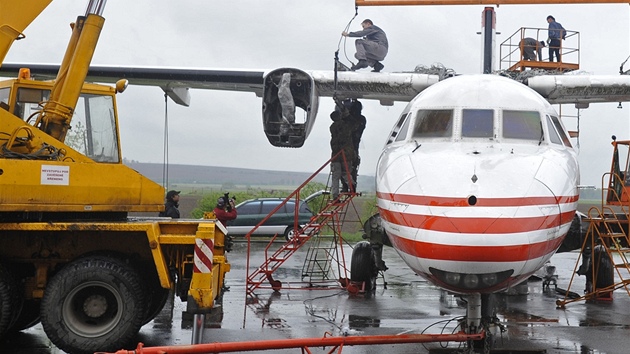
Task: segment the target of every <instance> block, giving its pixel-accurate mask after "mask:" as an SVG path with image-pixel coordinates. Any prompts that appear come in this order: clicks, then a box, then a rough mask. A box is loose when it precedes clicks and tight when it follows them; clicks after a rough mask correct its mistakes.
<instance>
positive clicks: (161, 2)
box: [6, 0, 630, 186]
mask: <svg viewBox="0 0 630 354" xmlns="http://www.w3.org/2000/svg"><path fill="white" fill-rule="evenodd" d="M86 4H87V0H81V1H78V0H63V1H61V0H58V1H54V2H53V3H52V4H51V5H50V6H49V8H47V9H46V11H45V12H44V13H43V14H42V15H41V16H40V17H39V18H37V19H36V20H35V21H34V23H33V24H32V25H31V26H30V27H29V28H27V29H26V31H25V34H26V39H24V40H21V41H18V42H16V43H15V44H14V45H13V47H12V49H11V51H10V52H9V54H8V56H7V58H6V61H8V62H35V63H58V62H59V61H60V60H61V58H62V56H63V53H64V51H65V46H66V43H67V40H68V37H69V35H70V28H69V26H68V24H69V23H70V22H72V21H74V20H75V19H76V16H77V15H79V14H83V13H84V11H85V7H86ZM483 8H484V6H481V5H479V6H396V7H362V8H359V14H358V16H357V18H356V19H355V21H354V22H353V23H352V25H351V27H350V30H351V31H356V30H359V29H360V22H361V20H363V19H364V18H370V19H372V20H373V21H374V23H375V24H377V25H378V26H380V27H381V28H383V29H384V30H385V31H386V33H387V35H388V38H389V42H390V52H389V55H388V57H387V58H386V59H385V61H384V62H383V63H384V64H385V70H384V71H404V70H413V68H414V67H415V66H416V65H418V64H423V65H431V64H433V63H442V64H444V65H445V66H447V67H449V68H453V69H454V70H455V71H456V72H457V73H461V74H470V73H479V72H480V67H481V64H480V56H481V55H480V54H481V53H480V44H481V38H480V36H479V35H478V34H477V32H478V31H479V30H480V23H481V12H482V10H483ZM496 12H497V24H496V28H497V31H498V32H501V33H502V34H501V35H499V36H497V45H498V43H500V42H502V41H503V40H504V39H505V38H506V37H507V36H509V35H511V34H512V33H514V32H515V31H517V30H518V29H519V28H520V27H538V28H546V27H547V22H546V20H545V18H546V17H547V15H550V14H551V15H553V16H555V18H556V20H557V21H558V22H560V23H562V25H563V26H564V27H565V28H566V29H568V30H574V31H579V32H580V42H581V45H580V46H581V52H580V62H581V70H583V71H586V72H589V73H593V74H608V75H616V74H617V73H618V70H619V65H620V64H621V62H622V61H623V60H625V58H626V57H627V56H628V55H629V54H630V50H629V45H630V44H629V41H630V38H629V32H630V26H629V18H630V15H629V14H630V7H629V6H628V5H627V4H619V5H596V4H593V5H511V6H510V5H504V6H501V7H499V8H498V9H496ZM353 15H354V2H353V1H351V0H318V1H310V2H305V1H295V0H265V1H262V0H238V1H234V0H230V1H227V0H214V1H207V0H194V1H193V0H190V1H186V0H179V1H167V0H134V1H122V0H110V1H108V3H107V6H106V7H105V12H104V17H105V18H106V21H105V27H104V29H103V32H102V34H101V38H100V42H99V46H98V48H97V50H96V53H95V56H94V60H93V63H94V64H95V65H124V66H170V67H200V68H234V69H273V68H278V67H297V68H300V69H304V70H329V69H332V67H333V58H334V52H335V50H336V49H337V44H338V42H339V38H340V33H341V32H342V31H343V30H344V28H345V26H346V24H347V23H348V21H349V20H350V19H351V18H352V16H353ZM344 49H345V52H344ZM353 54H354V42H353V40H348V41H347V42H346V43H345V46H344V44H343V42H342V47H341V52H340V56H341V58H342V59H344V57H345V55H347V56H348V57H349V58H351V59H352V60H353V61H355V60H354V58H353ZM344 61H345V62H346V63H348V61H347V60H345V59H344ZM628 68H630V64H628V65H627V66H626V69H628ZM191 94H192V101H191V106H190V107H188V108H186V107H181V106H177V105H175V104H174V103H173V102H169V104H168V119H169V126H170V129H169V141H170V145H169V150H170V162H171V163H177V164H196V165H209V166H231V167H244V168H256V169H273V170H291V171H314V170H316V169H317V168H318V167H319V166H320V165H321V164H323V163H324V162H325V161H326V160H327V159H328V158H329V157H330V156H329V155H330V151H329V137H330V135H329V132H328V127H329V125H330V119H329V117H328V114H329V112H330V111H331V110H332V108H333V104H332V100H331V99H330V98H322V99H321V101H320V107H319V116H318V121H317V122H316V124H315V128H314V129H313V131H312V133H311V136H310V138H309V140H308V141H307V142H306V144H305V145H304V147H303V148H300V149H281V148H275V147H272V146H271V145H270V144H269V143H268V142H267V139H266V138H265V136H264V133H263V131H262V122H261V121H262V118H261V101H260V99H259V98H257V97H256V96H255V95H254V94H253V93H232V92H219V91H203V90H193V91H192V92H191ZM118 104H119V118H120V124H121V136H122V149H123V156H125V157H126V158H128V159H133V160H138V161H141V162H158V163H159V162H162V158H163V145H162V141H163V130H164V116H165V112H164V97H163V93H162V91H161V90H160V89H159V88H148V87H137V86H130V88H129V89H128V90H127V91H126V92H125V93H123V94H121V95H118ZM404 106H405V103H397V104H396V105H394V106H393V107H383V106H380V105H379V104H378V103H377V102H368V101H364V107H365V109H364V115H365V116H366V117H367V119H368V124H367V129H366V131H365V133H364V136H363V141H362V143H361V148H360V154H361V158H362V164H361V170H360V174H362V175H373V174H374V171H375V167H376V163H377V161H378V157H379V154H380V151H381V148H382V146H383V144H384V142H385V138H386V135H387V133H388V132H389V131H390V129H391V126H392V125H393V124H394V122H395V120H396V119H397V116H398V114H399V112H400V110H402V108H403V107H404ZM616 106H617V104H600V105H592V106H591V108H589V109H587V110H582V112H581V120H580V128H581V137H580V149H579V152H580V163H581V169H582V184H595V185H597V186H599V185H600V184H601V175H602V173H604V172H606V171H608V169H609V166H610V154H611V148H610V136H611V135H612V134H615V135H617V137H618V138H619V139H630V131H629V129H628V126H629V123H630V122H629V113H628V112H629V110H630V103H629V104H624V108H623V109H617V108H616ZM562 109H563V112H562V113H563V114H567V112H569V113H570V114H575V110H573V109H572V108H570V107H568V106H563V108H562ZM565 124H566V125H567V126H568V127H569V129H570V130H571V129H574V126H575V119H571V118H568V119H565Z"/></svg>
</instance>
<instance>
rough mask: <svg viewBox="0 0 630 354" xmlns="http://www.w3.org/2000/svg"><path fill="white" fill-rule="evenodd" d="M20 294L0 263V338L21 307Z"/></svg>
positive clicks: (15, 318) (16, 316) (13, 280)
mask: <svg viewBox="0 0 630 354" xmlns="http://www.w3.org/2000/svg"><path fill="white" fill-rule="evenodd" d="M20 295H21V294H20V292H19V291H18V287H17V285H16V282H15V279H13V277H12V276H11V273H9V271H8V270H7V269H6V268H5V267H4V266H3V265H2V264H0V338H1V337H3V336H4V334H6V333H7V331H8V330H9V328H11V326H12V325H13V324H14V323H15V321H16V320H17V318H18V316H19V314H20V310H21V308H22V297H21V296H20Z"/></svg>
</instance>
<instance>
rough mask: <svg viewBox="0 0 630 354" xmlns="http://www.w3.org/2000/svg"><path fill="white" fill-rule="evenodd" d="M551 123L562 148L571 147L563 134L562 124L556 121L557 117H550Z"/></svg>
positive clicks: (569, 141) (567, 138)
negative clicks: (562, 145) (560, 140)
mask: <svg viewBox="0 0 630 354" xmlns="http://www.w3.org/2000/svg"><path fill="white" fill-rule="evenodd" d="M551 121H552V122H553V125H554V127H556V130H557V131H558V134H559V135H560V138H561V139H562V143H563V144H564V146H567V147H572V145H571V140H569V137H568V136H567V135H566V134H565V133H564V129H563V128H562V124H561V123H560V119H558V117H554V116H551Z"/></svg>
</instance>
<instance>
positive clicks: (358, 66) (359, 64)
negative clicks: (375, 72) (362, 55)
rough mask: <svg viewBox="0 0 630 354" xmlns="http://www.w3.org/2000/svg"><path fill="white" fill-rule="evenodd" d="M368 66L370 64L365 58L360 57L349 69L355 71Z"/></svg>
mask: <svg viewBox="0 0 630 354" xmlns="http://www.w3.org/2000/svg"><path fill="white" fill-rule="evenodd" d="M368 66H370V65H369V64H368V62H367V60H365V59H361V60H359V61H358V62H357V63H356V64H354V65H352V67H351V68H350V70H352V71H357V70H359V69H363V68H367V67H368Z"/></svg>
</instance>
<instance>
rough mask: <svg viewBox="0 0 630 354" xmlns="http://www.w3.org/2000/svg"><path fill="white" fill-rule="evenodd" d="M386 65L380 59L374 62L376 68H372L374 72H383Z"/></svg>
mask: <svg viewBox="0 0 630 354" xmlns="http://www.w3.org/2000/svg"><path fill="white" fill-rule="evenodd" d="M384 67H385V65H383V64H381V62H380V61H377V62H376V63H375V64H374V70H372V72H373V73H379V72H381V70H383V68H384Z"/></svg>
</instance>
